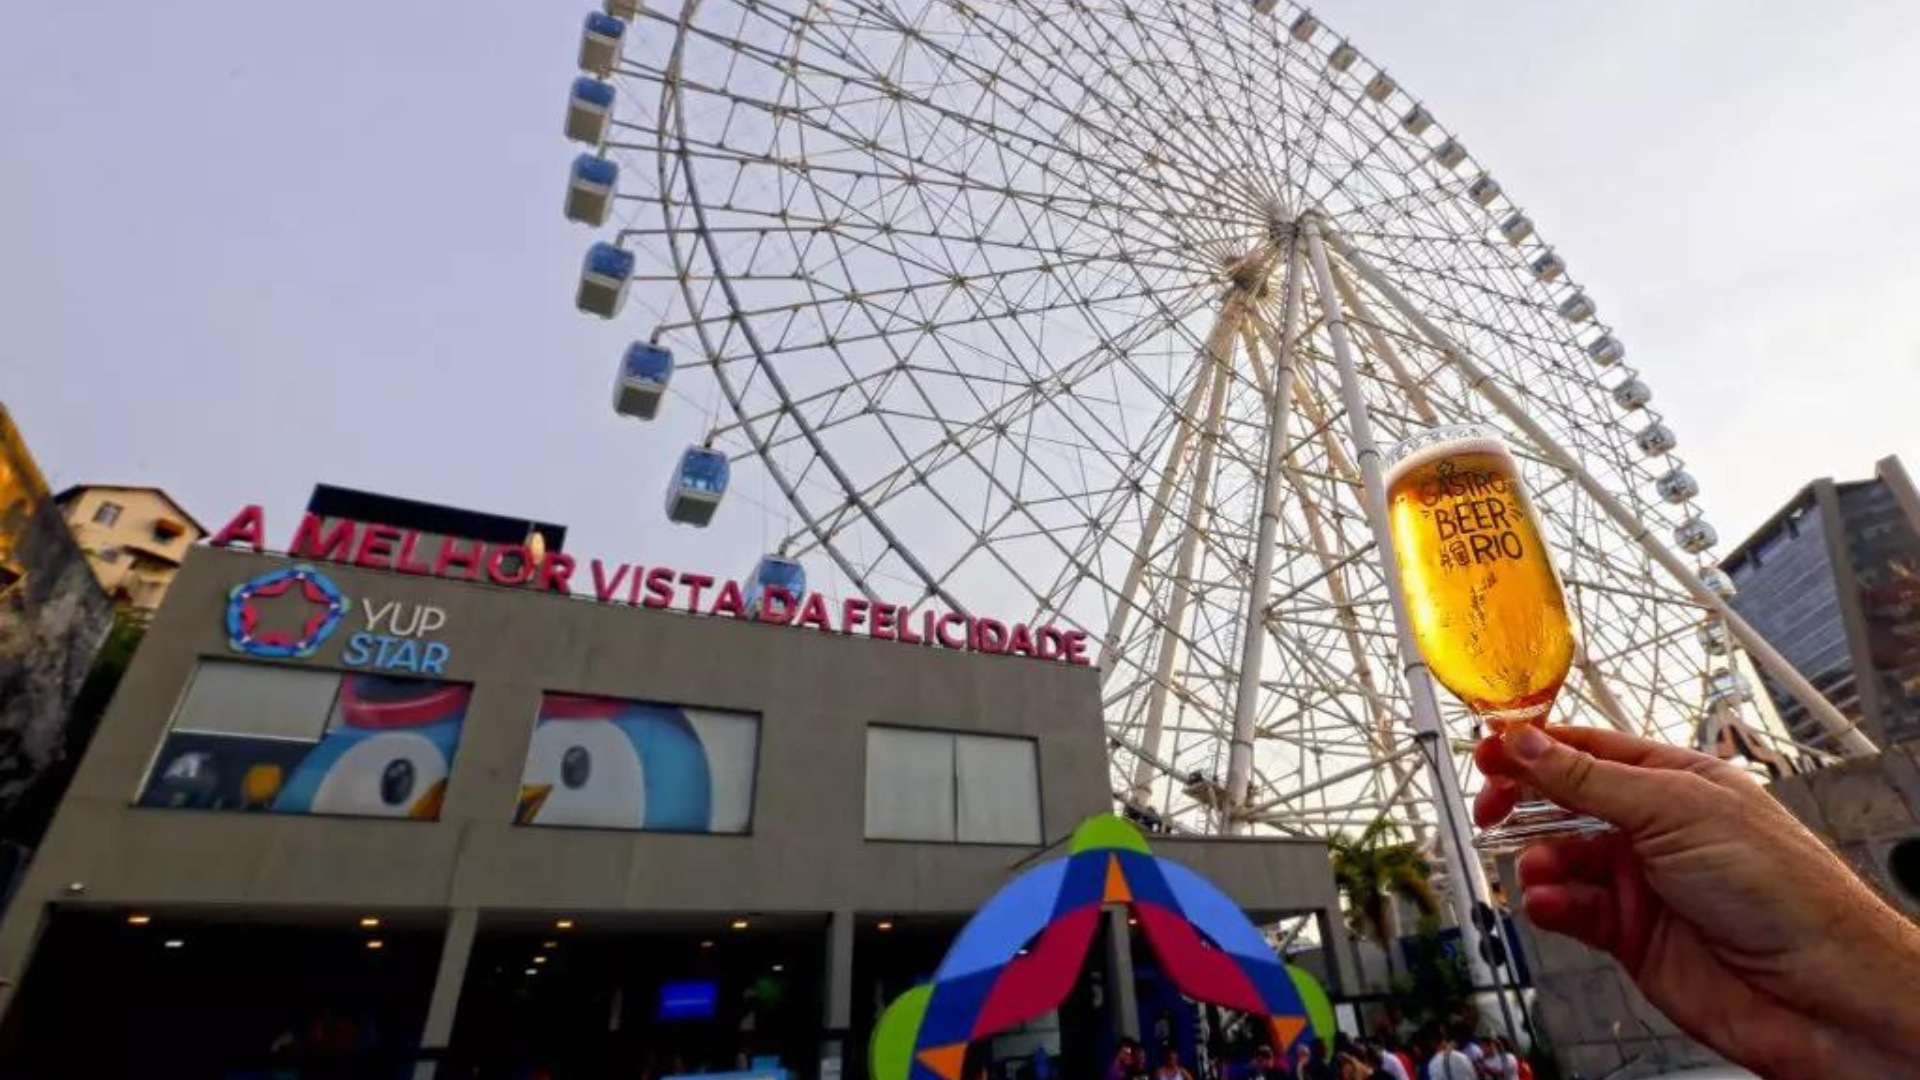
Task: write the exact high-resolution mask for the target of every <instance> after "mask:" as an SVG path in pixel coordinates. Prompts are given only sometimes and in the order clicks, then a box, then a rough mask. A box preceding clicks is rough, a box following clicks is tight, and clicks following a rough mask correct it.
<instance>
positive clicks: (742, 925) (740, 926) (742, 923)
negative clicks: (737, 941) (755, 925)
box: [727, 919, 749, 930]
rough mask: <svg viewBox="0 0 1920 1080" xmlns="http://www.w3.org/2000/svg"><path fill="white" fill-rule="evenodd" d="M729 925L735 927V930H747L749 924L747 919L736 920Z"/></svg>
mask: <svg viewBox="0 0 1920 1080" xmlns="http://www.w3.org/2000/svg"><path fill="white" fill-rule="evenodd" d="M727 925H728V926H731V927H733V928H734V929H735V930H745V929H746V928H747V926H748V925H749V924H748V922H747V920H745V919H735V920H733V921H732V922H730V923H728V924H727Z"/></svg>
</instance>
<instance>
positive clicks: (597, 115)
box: [566, 75, 613, 146]
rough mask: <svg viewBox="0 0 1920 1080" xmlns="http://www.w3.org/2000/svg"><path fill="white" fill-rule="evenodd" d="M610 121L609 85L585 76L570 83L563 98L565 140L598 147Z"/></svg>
mask: <svg viewBox="0 0 1920 1080" xmlns="http://www.w3.org/2000/svg"><path fill="white" fill-rule="evenodd" d="M612 121H613V84H612V83H604V82H601V81H600V80H599V79H596V78H593V77H591V76H588V75H582V76H580V77H579V78H577V79H575V80H573V92H572V93H571V94H569V95H568V96H567V126H566V130H567V138H569V139H572V140H573V141H574V142H578V143H586V144H587V145H589V146H599V145H600V141H601V140H602V139H604V138H606V136H607V125H608V124H610V123H612Z"/></svg>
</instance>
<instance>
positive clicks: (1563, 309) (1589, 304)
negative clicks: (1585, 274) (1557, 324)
mask: <svg viewBox="0 0 1920 1080" xmlns="http://www.w3.org/2000/svg"><path fill="white" fill-rule="evenodd" d="M1560 317H1561V318H1563V319H1565V320H1567V321H1568V322H1570V323H1583V322H1586V321H1587V320H1588V319H1591V318H1593V301H1591V300H1589V299H1587V294H1586V293H1574V294H1573V295H1572V296H1569V297H1567V298H1566V299H1565V300H1562V301H1560Z"/></svg>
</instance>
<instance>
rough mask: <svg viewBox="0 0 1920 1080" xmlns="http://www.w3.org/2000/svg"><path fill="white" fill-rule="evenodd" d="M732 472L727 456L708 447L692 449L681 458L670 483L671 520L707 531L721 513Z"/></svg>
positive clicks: (691, 447)
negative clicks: (716, 513)
mask: <svg viewBox="0 0 1920 1080" xmlns="http://www.w3.org/2000/svg"><path fill="white" fill-rule="evenodd" d="M731 472H732V468H731V466H730V465H729V464H728V463H727V455H725V454H723V453H721V452H720V451H718V450H710V449H708V448H707V447H704V446H689V447H687V449H686V452H685V453H682V454H681V455H680V464H679V465H677V466H675V467H674V470H673V476H672V477H671V478H670V479H669V481H668V483H667V520H669V521H677V522H679V523H681V524H682V525H698V526H701V527H702V528H704V527H705V526H706V524H707V523H708V522H710V521H712V520H713V514H714V511H716V510H718V509H720V499H721V497H722V496H724V495H726V493H727V477H728V475H729V473H731Z"/></svg>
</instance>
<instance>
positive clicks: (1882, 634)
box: [1721, 457, 1920, 746]
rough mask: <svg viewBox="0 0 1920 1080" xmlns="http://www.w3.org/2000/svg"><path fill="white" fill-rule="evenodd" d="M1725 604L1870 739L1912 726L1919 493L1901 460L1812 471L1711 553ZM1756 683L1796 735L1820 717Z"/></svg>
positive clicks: (1912, 730)
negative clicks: (1725, 582)
mask: <svg viewBox="0 0 1920 1080" xmlns="http://www.w3.org/2000/svg"><path fill="white" fill-rule="evenodd" d="M1721 568H1722V569H1724V570H1725V571H1726V572H1727V574H1728V576H1729V577H1731V578H1732V579H1733V582H1734V585H1735V587H1736V588H1737V589H1738V590H1739V591H1738V593H1737V594H1736V595H1735V596H1734V598H1733V606H1734V609H1735V610H1737V611H1738V612H1739V613H1740V614H1741V616H1742V617H1744V618H1745V619H1746V620H1747V621H1748V622H1750V623H1752V624H1753V626H1754V628H1755V629H1757V630H1758V631H1760V633H1761V634H1762V635H1764V636H1765V637H1766V638H1767V640H1768V641H1770V642H1772V643H1773V644H1774V646H1775V647H1776V648H1778V649H1779V650H1780V652H1781V653H1782V654H1783V655H1785V656H1786V658H1787V659H1788V660H1789V661H1790V662H1792V664H1793V665H1794V667H1796V668H1798V669H1799V670H1800V672H1801V674H1803V675H1805V676H1806V677H1807V680H1808V681H1809V682H1811V683H1812V684H1813V685H1814V686H1815V687H1817V688H1818V689H1819V690H1820V691H1821V692H1822V693H1823V694H1825V695H1826V696H1827V698H1828V700H1830V701H1832V702H1833V703H1834V705H1835V707H1837V708H1838V709H1840V711H1841V712H1842V713H1844V714H1845V715H1846V716H1847V717H1848V718H1849V719H1852V720H1856V721H1858V722H1859V723H1860V725H1861V726H1862V728H1863V729H1864V730H1865V731H1866V732H1867V734H1868V735H1869V736H1870V737H1871V738H1872V739H1873V740H1874V741H1875V742H1876V743H1878V744H1880V745H1881V746H1886V745H1889V744H1891V743H1896V742H1903V741H1905V740H1908V739H1912V738H1914V737H1915V736H1920V494H1916V492H1915V488H1914V485H1913V481H1912V479H1911V478H1910V477H1909V476H1908V475H1907V471H1906V469H1905V468H1904V467H1903V466H1902V465H1901V463H1900V460H1899V459H1898V458H1895V457H1889V458H1886V459H1884V460H1882V461H1880V462H1879V463H1878V464H1877V465H1875V467H1874V475H1873V477H1872V478H1871V479H1868V480H1861V481H1851V482H1841V483H1836V482H1834V481H1833V480H1830V479H1823V480H1816V481H1814V482H1813V483H1811V484H1809V485H1807V486H1806V487H1805V488H1803V489H1802V490H1801V491H1800V492H1799V494H1797V495H1795V496H1794V497H1793V499H1792V500H1790V501H1789V502H1788V503H1787V505H1786V506H1785V507H1783V508H1782V509H1781V510H1780V512H1779V513H1777V514H1775V515H1774V516H1773V518H1772V519H1771V520H1769V521H1768V522H1767V523H1766V524H1765V525H1763V526H1762V527H1761V528H1760V529H1759V531H1757V532H1756V533H1754V535H1753V536H1751V537H1749V538H1748V539H1747V541H1746V542H1745V543H1743V544H1741V545H1740V546H1739V547H1738V548H1736V549H1735V550H1734V551H1733V552H1732V553H1731V554H1729V555H1728V556H1727V557H1726V558H1725V559H1724V560H1722V562H1721ZM1762 683H1763V685H1764V688H1765V690H1766V693H1767V695H1768V697H1769V698H1770V699H1771V701H1772V702H1773V705H1774V707H1775V708H1776V709H1777V710H1778V711H1779V713H1780V716H1781V719H1782V720H1784V721H1785V722H1786V723H1787V725H1788V727H1789V728H1791V729H1792V731H1793V733H1794V736H1795V738H1797V739H1800V740H1802V741H1808V742H1817V741H1818V740H1819V738H1820V728H1819V725H1818V724H1816V723H1814V722H1813V720H1812V719H1811V718H1810V717H1808V716H1807V715H1806V710H1805V709H1804V708H1803V707H1802V706H1800V705H1799V703H1797V702H1796V701H1794V700H1793V698H1792V697H1791V696H1790V695H1788V694H1787V693H1786V692H1785V691H1784V689H1783V688H1781V687H1780V686H1778V685H1776V684H1775V683H1774V682H1773V680H1771V679H1769V678H1766V677H1765V676H1764V675H1763V676H1762Z"/></svg>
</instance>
